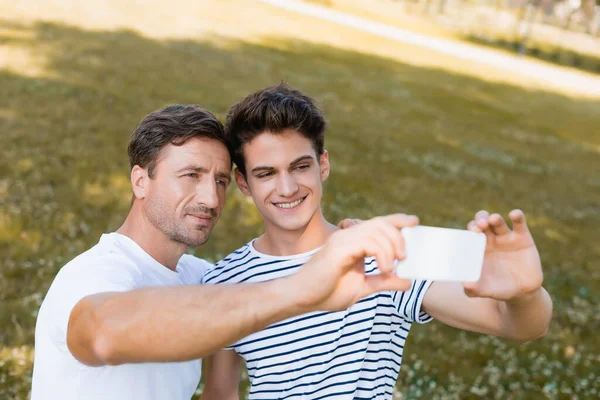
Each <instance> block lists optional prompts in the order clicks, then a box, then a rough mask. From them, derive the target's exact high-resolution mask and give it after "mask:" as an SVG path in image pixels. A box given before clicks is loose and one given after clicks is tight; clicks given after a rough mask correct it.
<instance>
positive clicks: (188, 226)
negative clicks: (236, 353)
mask: <svg viewBox="0 0 600 400" xmlns="http://www.w3.org/2000/svg"><path fill="white" fill-rule="evenodd" d="M128 152H129V158H130V164H131V184H132V188H133V201H132V206H131V210H130V212H129V215H128V216H127V219H126V220H125V222H124V223H123V225H122V226H121V227H120V228H119V229H118V230H117V232H113V233H110V234H106V235H103V236H102V237H101V239H100V242H99V243H98V244H97V245H95V246H94V247H92V248H91V249H90V250H88V251H87V252H85V253H83V254H81V255H79V256H78V257H76V258H75V259H73V260H72V261H71V262H69V263H68V264H67V265H66V266H64V267H63V268H62V269H61V271H60V272H59V274H58V275H57V277H56V278H55V280H54V282H53V283H52V286H51V287H50V289H49V291H48V294H47V296H46V298H45V299H44V302H43V303H42V306H41V309H40V312H39V315H38V320H37V325H36V334H35V341H36V343H35V344H36V346H35V360H34V371H33V385H32V399H33V400H40V399H44V400H46V399H60V400H74V399H86V400H96V399H110V400H125V399H127V400H131V399H146V400H148V399H150V400H151V399H189V398H190V397H191V396H192V394H193V393H194V391H195V389H196V387H197V385H198V381H199V379H200V361H199V359H200V358H201V357H203V356H205V355H207V354H210V353H211V352H214V351H216V350H218V349H220V348H223V347H224V346H226V345H228V344H230V343H232V342H234V341H235V340H238V339H240V338H242V337H244V336H247V335H248V334H250V333H251V332H254V331H257V330H260V329H262V328H264V327H266V326H268V325H270V324H272V323H275V322H277V321H280V320H282V319H285V318H289V317H291V316H293V315H298V314H302V313H306V312H309V311H315V310H338V309H345V308H347V307H348V306H350V305H351V304H352V303H354V302H356V301H357V300H358V299H360V298H362V297H364V296H366V295H369V294H371V293H373V292H375V291H380V290H391V289H396V290H400V289H406V288H407V287H408V286H409V285H410V282H408V281H405V280H402V279H399V278H397V277H396V276H395V275H394V274H393V273H392V271H393V261H394V258H402V256H403V242H402V236H401V234H400V233H399V231H398V228H401V227H403V226H414V225H416V224H417V223H418V220H417V218H416V217H412V216H405V215H392V216H387V217H382V218H379V219H375V220H373V221H369V222H367V223H365V224H364V225H365V227H366V229H354V228H349V229H347V230H345V231H342V232H340V234H339V235H333V236H331V238H330V239H329V240H328V242H327V243H326V244H325V246H324V247H323V249H322V251H320V252H319V254H318V255H317V256H315V257H314V258H313V260H312V261H311V262H310V263H308V264H306V265H305V267H304V268H302V269H301V270H300V271H299V272H298V273H297V274H295V275H293V276H288V277H285V278H282V279H279V280H275V281H271V282H265V283H262V284H248V285H235V286H227V285H220V286H213V285H208V286H205V285H199V284H198V283H200V282H201V279H202V275H203V274H204V271H205V270H206V268H207V267H208V266H209V264H208V263H207V262H205V261H203V260H199V259H196V258H194V257H191V256H189V255H184V252H185V250H186V249H187V248H188V247H189V246H200V245H202V244H203V243H204V242H205V241H206V240H207V239H208V236H209V234H210V232H211V230H212V228H213V226H214V225H215V223H216V222H217V219H218V218H219V215H220V213H221V210H222V209H223V205H224V202H225V190H226V187H227V185H228V184H229V180H230V177H231V159H230V156H229V153H228V151H227V147H226V145H225V138H224V132H223V126H222V125H221V123H220V122H218V121H217V119H216V118H215V117H214V116H213V115H212V114H211V113H209V112H208V111H206V110H204V109H202V108H200V107H198V106H169V107H167V108H165V109H163V110H160V111H156V112H154V113H151V114H150V115H148V116H147V117H146V118H144V119H143V120H142V122H141V123H140V125H139V126H138V127H137V129H136V130H135V132H134V133H133V135H132V137H131V140H130V143H129V148H128ZM367 254H369V255H375V256H376V257H377V258H378V261H379V262H380V270H381V271H382V273H381V275H379V276H375V277H373V276H366V275H365V274H364V273H363V272H362V268H357V265H358V264H357V261H360V260H362V259H363V258H364V257H365V255H367ZM313 279H318V281H319V283H320V284H319V286H314V284H313ZM274 299H277V301H274Z"/></svg>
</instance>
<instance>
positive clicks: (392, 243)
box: [290, 214, 419, 310]
mask: <svg viewBox="0 0 600 400" xmlns="http://www.w3.org/2000/svg"><path fill="white" fill-rule="evenodd" d="M418 223H419V219H418V218H417V217H415V216H409V215H404V214H393V215H388V216H385V217H377V218H373V219H371V220H368V221H366V222H363V223H361V224H359V225H356V226H352V227H350V228H347V229H343V230H339V231H337V232H335V233H334V234H333V235H331V236H330V237H329V239H328V240H327V242H326V243H325V245H324V246H323V248H322V249H321V250H320V251H319V252H318V253H317V254H316V255H315V256H314V257H313V258H312V260H311V261H310V262H308V263H307V264H305V265H304V266H303V267H302V269H301V270H300V271H299V272H298V273H297V274H296V275H294V276H292V277H290V279H293V280H294V281H293V283H291V285H290V286H291V287H293V288H294V289H295V290H298V291H300V293H299V295H300V296H301V298H302V299H303V305H304V306H305V307H306V308H307V309H310V310H343V309H345V308H348V307H349V306H351V305H352V304H354V303H355V302H357V301H358V300H359V299H361V298H363V297H365V296H368V295H370V294H372V293H375V292H379V291H384V290H407V289H409V288H410V286H411V281H409V280H406V279H400V278H398V277H397V276H396V274H395V273H394V268H395V267H394V260H396V259H398V260H402V259H404V257H405V249H404V238H403V237H402V234H401V233H400V229H401V228H403V227H406V226H415V225H418ZM369 256H375V257H376V259H377V264H378V266H379V270H380V274H375V275H369V276H367V275H365V266H364V258H365V257H369Z"/></svg>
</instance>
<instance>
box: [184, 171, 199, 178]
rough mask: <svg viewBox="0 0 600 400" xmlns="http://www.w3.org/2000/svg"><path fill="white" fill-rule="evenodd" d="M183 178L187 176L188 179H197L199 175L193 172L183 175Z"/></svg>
mask: <svg viewBox="0 0 600 400" xmlns="http://www.w3.org/2000/svg"><path fill="white" fill-rule="evenodd" d="M185 176H187V177H188V178H194V179H197V178H198V176H199V175H198V174H197V173H195V172H190V173H189V174H185Z"/></svg>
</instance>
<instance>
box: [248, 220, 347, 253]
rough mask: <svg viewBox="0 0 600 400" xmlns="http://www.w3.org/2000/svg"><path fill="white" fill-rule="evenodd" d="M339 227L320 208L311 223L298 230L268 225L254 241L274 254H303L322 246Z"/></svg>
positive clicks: (265, 251)
mask: <svg viewBox="0 0 600 400" xmlns="http://www.w3.org/2000/svg"><path fill="white" fill-rule="evenodd" d="M337 229H338V228H337V227H336V226H335V225H333V224H331V223H329V222H327V220H326V219H325V218H324V217H323V214H322V213H321V208H319V209H317V211H316V212H315V213H314V214H313V216H312V218H311V219H310V221H309V223H308V224H306V225H305V226H304V227H303V228H301V229H298V230H294V231H290V230H284V229H281V228H278V227H276V226H268V225H267V227H266V231H265V233H264V234H263V235H262V236H260V237H259V238H258V239H256V240H255V241H254V248H256V250H258V251H260V252H261V253H265V254H269V255H273V256H291V255H294V254H302V253H306V252H309V251H311V250H314V249H316V248H318V247H321V246H322V245H323V244H325V241H326V240H327V238H328V237H329V236H330V235H331V234H332V233H333V232H335V231H336V230H337Z"/></svg>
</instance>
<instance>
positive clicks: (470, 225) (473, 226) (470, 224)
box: [467, 220, 481, 232]
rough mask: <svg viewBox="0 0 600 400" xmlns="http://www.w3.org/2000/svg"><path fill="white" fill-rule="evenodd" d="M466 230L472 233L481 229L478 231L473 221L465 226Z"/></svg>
mask: <svg viewBox="0 0 600 400" xmlns="http://www.w3.org/2000/svg"><path fill="white" fill-rule="evenodd" d="M467 230H469V231H472V232H481V229H479V227H478V226H477V223H475V221H474V220H473V221H471V222H469V223H468V224H467Z"/></svg>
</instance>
